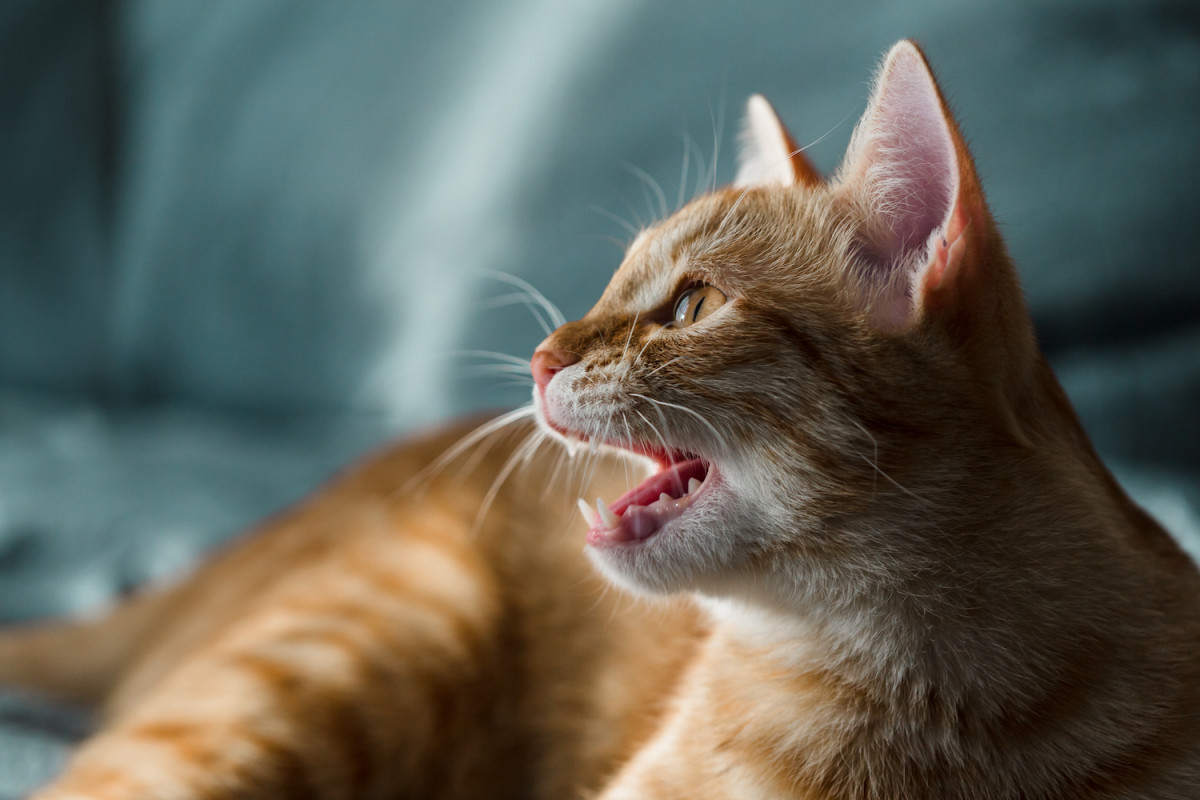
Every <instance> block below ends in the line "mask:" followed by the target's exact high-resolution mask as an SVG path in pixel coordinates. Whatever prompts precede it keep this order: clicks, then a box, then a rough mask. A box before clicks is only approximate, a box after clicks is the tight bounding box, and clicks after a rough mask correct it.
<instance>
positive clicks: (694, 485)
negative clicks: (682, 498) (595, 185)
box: [688, 478, 700, 494]
mask: <svg viewBox="0 0 1200 800" xmlns="http://www.w3.org/2000/svg"><path fill="white" fill-rule="evenodd" d="M699 488H700V481H698V480H696V479H695V478H688V494H691V493H692V492H694V491H696V490H697V489H699Z"/></svg>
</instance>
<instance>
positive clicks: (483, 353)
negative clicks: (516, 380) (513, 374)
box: [447, 350, 529, 369]
mask: <svg viewBox="0 0 1200 800" xmlns="http://www.w3.org/2000/svg"><path fill="white" fill-rule="evenodd" d="M447 355H450V356H452V357H462V358H492V359H495V360H497V361H505V362H507V363H509V364H515V365H517V366H519V367H524V368H525V369H529V359H527V358H518V357H517V356H511V355H509V354H508V353H500V352H497V351H494V350H451V351H450V352H449V353H448V354H447Z"/></svg>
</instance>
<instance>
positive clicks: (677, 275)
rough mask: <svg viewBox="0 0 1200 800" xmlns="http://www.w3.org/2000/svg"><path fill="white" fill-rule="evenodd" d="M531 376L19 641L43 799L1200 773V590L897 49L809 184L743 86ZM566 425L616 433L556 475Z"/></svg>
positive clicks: (1111, 785) (915, 60)
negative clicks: (676, 188)
mask: <svg viewBox="0 0 1200 800" xmlns="http://www.w3.org/2000/svg"><path fill="white" fill-rule="evenodd" d="M532 369H533V374H534V378H535V383H536V388H535V392H534V393H535V398H534V400H535V403H534V408H535V409H536V411H534V410H533V409H528V410H521V411H518V412H515V413H514V414H511V415H508V416H505V417H502V418H499V419H498V420H496V421H494V422H492V423H489V424H486V425H484V427H483V428H481V429H480V432H479V433H478V434H476V435H475V436H474V437H472V438H471V439H469V440H468V444H469V445H471V446H460V447H451V445H452V444H453V443H454V442H455V441H456V440H457V439H459V437H460V436H462V435H463V432H464V430H465V429H463V428H459V429H454V430H448V431H445V432H443V433H440V434H437V435H433V436H429V437H427V438H425V439H423V440H420V441H416V442H410V443H407V444H404V445H401V446H399V447H397V448H395V449H393V450H390V451H387V452H384V453H382V454H380V455H378V456H376V457H374V458H372V459H369V460H368V461H367V462H366V463H364V464H363V465H361V466H359V467H358V468H356V469H354V470H352V471H350V472H349V473H347V474H346V475H345V476H343V477H342V478H341V479H339V480H337V481H335V482H334V483H333V484H332V485H330V486H329V487H327V488H326V489H324V490H322V491H321V492H320V493H318V494H317V495H315V496H314V497H312V498H311V499H310V500H308V501H307V502H305V503H303V504H302V505H300V506H299V507H297V508H295V509H293V510H291V511H290V512H288V513H286V514H284V515H282V516H280V517H278V518H276V519H274V520H272V521H270V522H268V523H267V524H266V525H265V526H264V527H263V529H262V530H260V531H258V532H257V533H256V534H255V535H254V536H253V537H251V538H248V539H246V540H245V541H243V542H241V543H239V544H237V545H235V546H233V547H231V548H230V549H228V550H227V551H226V552H225V553H224V554H223V555H221V556H220V557H218V558H217V559H216V560H214V561H213V562H212V563H210V564H208V565H207V566H206V567H204V568H203V569H201V570H200V571H199V573H198V574H196V575H195V576H194V577H192V578H191V579H189V580H188V581H187V582H185V583H183V584H182V585H180V586H178V587H176V588H173V589H169V590H165V591H161V592H155V593H150V594H147V595H145V596H143V597H140V598H137V599H135V600H133V601H132V602H130V603H129V604H127V605H125V606H124V607H122V608H119V609H118V610H117V611H116V612H115V613H114V614H112V615H111V616H110V617H108V618H107V619H105V620H101V621H98V622H95V623H79V624H74V625H66V626H61V627H49V628H46V629H31V630H28V631H25V632H17V633H13V634H11V635H10V636H9V637H8V638H6V639H4V640H3V641H2V643H0V676H2V677H3V678H4V679H6V680H9V681H12V682H16V683H19V684H22V685H25V686H30V687H36V688H40V689H43V690H46V691H49V692H53V693H57V694H60V695H63V696H68V697H74V698H79V699H86V700H95V701H99V702H102V703H103V704H104V707H105V709H106V711H107V723H106V725H105V726H104V727H103V728H102V729H101V730H100V732H99V733H98V734H97V735H96V736H95V737H94V738H92V739H91V740H89V741H88V742H87V743H85V744H84V745H83V746H82V748H81V749H80V750H79V752H78V753H77V755H76V756H75V758H74V759H73V761H72V762H71V763H70V765H69V767H68V768H67V770H66V773H65V774H64V775H63V776H62V777H61V778H60V779H59V780H58V781H57V782H56V783H55V784H54V785H53V786H52V787H50V788H48V789H46V790H45V791H44V792H43V793H42V794H40V795H38V796H39V797H42V798H47V799H48V798H64V799H65V798H95V799H96V800H99V799H100V798H106V799H110V800H116V799H117V798H129V799H132V798H162V799H163V800H167V799H169V798H180V799H182V798H251V797H253V798H260V797H280V798H322V799H325V798H402V797H404V798H407V797H413V798H437V797H442V798H572V797H583V796H590V797H595V796H598V797H600V798H603V799H604V800H618V798H659V799H661V800H666V799H668V798H672V799H676V800H682V799H683V798H689V799H690V798H730V797H737V798H808V799H810V800H817V799H820V800H824V799H826V798H839V799H849V798H864V799H865V798H1024V799H1026V800H1028V799H1031V798H1185V797H1190V798H1194V797H1197V796H1200V576H1198V575H1197V570H1196V568H1195V566H1194V565H1193V564H1192V563H1191V562H1190V561H1189V559H1188V558H1187V557H1186V556H1185V555H1184V554H1183V553H1182V552H1181V551H1180V549H1179V548H1178V547H1177V546H1176V545H1175V544H1174V543H1173V542H1172V540H1171V539H1170V537H1169V536H1168V535H1167V534H1166V533H1164V532H1163V530H1162V529H1161V528H1160V527H1159V526H1158V525H1157V524H1155V523H1154V522H1153V521H1152V520H1151V519H1150V518H1149V517H1148V516H1147V515H1146V514H1145V513H1144V512H1143V511H1141V509H1139V508H1138V507H1137V506H1135V505H1134V504H1133V503H1132V502H1131V501H1130V500H1129V499H1128V498H1127V497H1126V495H1125V494H1124V493H1123V492H1122V491H1121V489H1120V488H1119V487H1118V486H1117V485H1116V483H1115V482H1114V481H1113V479H1112V477H1111V476H1110V474H1109V473H1108V471H1107V470H1106V469H1105V468H1104V466H1103V465H1102V464H1101V463H1100V461H1099V459H1098V458H1097V456H1096V454H1095V452H1094V451H1093V449H1092V447H1091V446H1090V444H1089V443H1088V440H1087V437H1086V436H1085V434H1084V432H1083V430H1082V428H1081V427H1080V425H1079V423H1078V421H1077V420H1076V417H1075V415H1074V413H1073V411H1072V410H1071V407H1070V405H1069V404H1068V402H1067V399H1066V397H1065V396H1064V394H1063V392H1062V390H1061V389H1060V388H1059V385H1058V383H1057V382H1056V381H1055V378H1054V376H1053V375H1052V374H1051V372H1050V369H1049V368H1048V367H1047V365H1046V363H1045V361H1044V360H1043V358H1042V356H1041V355H1040V353H1039V352H1038V349H1037V346H1036V344H1035V342H1034V337H1033V332H1032V328H1031V325H1030V321H1029V317H1028V314H1027V313H1026V310H1025V307H1024V303H1023V300H1022V297H1021V292H1020V289H1019V287H1018V283H1017V278H1016V273H1015V271H1014V268H1013V266H1012V264H1011V262H1010V260H1009V258H1008V256H1007V254H1006V253H1005V250H1004V246H1003V244H1002V242H1001V241H1000V238H999V235H998V234H997V231H996V227H995V225H994V223H993V222H992V219H991V217H990V216H989V214H988V210H987V207H986V205H985V203H984V199H983V194H982V192H981V190H980V187H979V183H978V179H977V177H976V175H975V172H974V169H973V166H972V163H971V159H970V156H969V155H968V153H967V150H966V148H965V146H964V145H963V141H962V138H961V136H960V135H959V133H958V129H957V127H956V126H955V124H954V122H953V121H952V119H951V118H950V116H949V115H948V113H947V111H946V108H945V104H944V102H943V100H942V98H941V95H940V93H939V91H938V89H937V86H936V84H935V83H934V81H933V78H932V76H931V74H930V72H929V70H928V67H927V66H926V63H925V60H924V58H923V57H922V55H921V53H920V52H919V51H918V49H917V48H916V47H915V46H914V45H912V44H911V43H908V42H902V43H900V44H898V45H897V46H896V47H895V48H893V50H892V51H891V53H890V54H889V55H888V57H887V60H886V62H885V64H884V65H883V68H882V70H881V72H880V75H879V78H878V81H877V83H876V86H875V89H874V94H873V97H872V99H871V101H870V105H869V107H868V109H867V112H866V115H865V116H864V118H863V120H862V122H861V123H860V124H859V126H858V128H857V129H856V131H855V134H854V137H853V139H852V142H851V145H850V150H849V153H848V155H847V156H846V160H845V162H844V164H843V166H842V168H841V169H840V171H839V172H838V174H837V175H836V176H835V178H834V179H833V180H832V181H831V182H828V183H827V182H825V181H824V180H822V179H821V178H820V177H819V176H818V175H817V173H816V172H815V171H814V170H813V168H812V167H811V166H810V165H809V164H808V163H807V161H805V159H804V158H803V156H802V155H801V154H800V153H799V152H798V150H797V148H796V147H795V144H794V143H793V141H792V139H791V138H790V137H789V136H788V134H787V133H786V132H785V131H784V129H783V128H782V126H781V125H780V123H779V121H778V119H777V118H776V117H775V115H774V112H773V111H772V110H771V108H770V106H769V105H767V103H766V102H765V101H764V100H762V99H761V98H754V99H752V100H751V102H750V106H749V115H748V124H747V137H746V147H745V153H744V155H743V164H742V168H741V171H740V172H739V174H738V178H737V181H736V182H735V184H734V186H732V187H730V188H727V189H724V190H721V191H717V192H714V193H712V194H710V195H707V196H703V197H700V198H699V199H697V200H695V201H693V202H692V203H691V204H690V205H688V206H687V207H685V208H684V209H683V210H682V211H680V212H678V213H677V214H675V215H674V216H673V217H671V218H670V219H668V220H666V221H665V222H663V223H661V224H660V225H658V226H657V227H655V228H653V229H650V230H647V231H645V232H644V233H642V234H641V235H640V236H639V237H638V238H637V240H636V241H634V243H633V244H632V245H631V247H630V248H629V252H628V254H627V256H626V259H625V262H624V263H623V264H622V266H621V268H620V270H619V271H618V272H617V274H616V276H615V277H614V278H613V281H612V283H611V285H610V286H609V288H608V289H607V291H606V292H605V294H604V296H603V297H602V298H601V300H600V302H599V303H598V304H597V305H596V307H595V308H594V309H593V310H592V311H591V312H590V313H588V315H587V316H586V317H584V318H583V319H582V320H580V321H578V322H574V323H570V324H567V325H563V326H562V327H561V328H559V329H558V330H557V331H556V332H555V333H554V334H553V335H551V336H550V337H549V338H548V339H547V340H546V341H545V342H544V343H543V344H542V345H541V346H540V347H539V348H538V350H537V352H535V353H534V357H533V361H532ZM535 414H536V417H537V420H538V423H539V427H538V428H537V429H534V428H532V427H531V426H530V424H529V418H530V417H532V416H534V415H535ZM514 429H516V430H519V431H521V432H523V433H524V434H526V438H525V439H524V440H523V443H521V444H519V445H513V444H512V443H511V439H510V438H509V437H507V436H506V435H505V432H506V431H513V430H514ZM546 431H550V432H553V433H551V434H549V435H548V434H547V433H546ZM560 437H561V438H565V439H566V440H568V441H569V442H575V443H581V442H587V443H589V448H594V447H595V446H596V445H601V444H602V445H607V446H608V447H605V448H604V449H603V450H602V454H601V455H595V454H593V456H592V457H590V458H576V459H574V460H572V461H568V462H566V464H567V466H568V467H569V469H567V470H566V471H565V472H566V473H567V474H564V470H562V469H559V467H560V466H561V463H560V462H561V458H560V457H559V456H561V455H562V451H561V449H559V450H558V451H555V450H554V449H552V448H551V447H549V446H546V447H543V446H542V445H543V444H545V443H546V442H548V441H549V440H550V439H557V438H560ZM448 448H449V451H448V453H447V454H446V455H445V456H442V457H441V458H439V454H441V453H443V452H445V451H447V449H448ZM576 449H578V448H577V447H576ZM619 451H633V452H634V453H636V454H638V456H639V457H638V458H634V457H631V456H628V455H623V454H622V453H621V452H619ZM556 452H557V455H556ZM633 462H636V463H637V464H638V465H653V467H652V469H651V470H650V476H649V477H648V478H646V480H644V481H643V482H641V483H640V484H638V485H636V486H634V487H633V488H632V489H630V490H629V491H628V492H627V493H625V494H623V495H622V496H621V497H620V498H619V499H616V500H615V501H612V500H611V498H613V497H615V496H616V495H618V494H620V493H621V492H623V491H624V490H625V489H626V488H628V487H627V485H626V483H627V482H626V474H627V472H626V471H627V470H628V469H629V465H630V464H631V463H633ZM431 464H432V465H433V467H430V465H431ZM575 467H578V468H580V469H575V471H574V473H572V469H571V468H575ZM492 487H499V488H498V489H493V488H492ZM580 487H582V489H583V493H584V494H585V496H587V497H602V498H609V501H608V502H605V501H604V500H601V501H600V502H599V504H598V506H597V507H596V508H595V509H594V510H593V509H592V508H591V507H589V506H588V505H587V504H584V516H585V519H586V521H587V523H588V530H587V532H586V550H585V552H586V555H587V557H588V558H590V560H591V562H593V564H594V565H595V566H596V567H598V568H599V572H600V573H602V574H603V575H604V576H605V577H606V578H608V579H609V580H610V581H612V582H615V583H617V584H619V585H620V586H623V587H627V588H629V589H632V590H634V593H635V594H639V595H663V596H669V597H668V599H660V600H648V599H633V598H630V597H628V596H626V595H624V594H621V593H618V592H612V591H605V588H604V583H603V582H602V581H601V580H600V579H598V578H597V577H595V575H594V574H593V570H592V569H591V568H590V565H589V564H588V563H587V559H585V558H584V557H583V556H582V555H580V552H579V551H580V547H581V545H582V544H583V538H584V534H583V531H582V530H580V529H578V528H577V527H575V526H578V524H579V523H578V518H574V519H572V518H571V517H569V516H568V513H569V512H570V506H571V503H572V502H573V499H574V497H575V496H576V495H577V494H578V492H577V490H578V489H579V488H580Z"/></svg>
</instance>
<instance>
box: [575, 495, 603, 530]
mask: <svg viewBox="0 0 1200 800" xmlns="http://www.w3.org/2000/svg"><path fill="white" fill-rule="evenodd" d="M579 513H580V514H583V519H584V521H585V522H587V524H588V527H589V528H599V527H600V515H599V514H597V513H596V509H594V508H592V507H591V506H589V505H588V502H587V500H584V499H583V498H582V497H581V498H579Z"/></svg>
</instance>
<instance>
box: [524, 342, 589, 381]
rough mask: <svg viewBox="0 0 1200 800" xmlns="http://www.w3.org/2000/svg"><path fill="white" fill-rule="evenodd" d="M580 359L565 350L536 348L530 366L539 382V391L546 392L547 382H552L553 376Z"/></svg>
mask: <svg viewBox="0 0 1200 800" xmlns="http://www.w3.org/2000/svg"><path fill="white" fill-rule="evenodd" d="M578 361H579V356H577V355H576V354H575V353H568V352H566V351H564V350H552V349H550V348H542V347H539V348H538V349H537V350H534V351H533V358H532V359H531V360H530V362H529V368H530V370H531V371H532V372H533V380H534V383H536V384H537V387H538V391H540V392H545V391H546V384H548V383H550V379H551V378H553V377H554V376H555V375H557V374H558V373H559V372H560V371H561V370H564V369H566V368H567V367H569V366H571V365H572V364H575V363H577V362H578Z"/></svg>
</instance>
